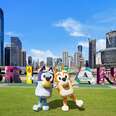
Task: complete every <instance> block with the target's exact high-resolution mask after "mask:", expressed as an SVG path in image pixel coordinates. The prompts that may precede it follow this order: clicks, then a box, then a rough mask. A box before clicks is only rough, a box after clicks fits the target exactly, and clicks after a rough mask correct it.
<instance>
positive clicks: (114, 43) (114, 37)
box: [106, 31, 116, 48]
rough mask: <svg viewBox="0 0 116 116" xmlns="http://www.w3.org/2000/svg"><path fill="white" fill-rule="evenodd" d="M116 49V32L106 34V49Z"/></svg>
mask: <svg viewBox="0 0 116 116" xmlns="http://www.w3.org/2000/svg"><path fill="white" fill-rule="evenodd" d="M113 47H116V31H111V32H108V33H106V48H113Z"/></svg>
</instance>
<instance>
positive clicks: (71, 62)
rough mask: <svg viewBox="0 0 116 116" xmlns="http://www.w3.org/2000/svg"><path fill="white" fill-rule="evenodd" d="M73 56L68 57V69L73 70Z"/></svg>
mask: <svg viewBox="0 0 116 116" xmlns="http://www.w3.org/2000/svg"><path fill="white" fill-rule="evenodd" d="M73 64H74V62H73V56H68V67H69V68H71V67H73Z"/></svg>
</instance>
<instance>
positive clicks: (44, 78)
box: [33, 66, 53, 111]
mask: <svg viewBox="0 0 116 116" xmlns="http://www.w3.org/2000/svg"><path fill="white" fill-rule="evenodd" d="M52 83H53V70H52V68H50V69H49V70H46V68H45V66H43V67H42V68H41V69H40V71H39V73H38V81H37V87H36V89H35V95H36V96H38V97H39V103H38V104H37V105H36V104H35V105H34V106H33V110H34V111H39V110H41V109H43V110H45V111H46V110H49V106H48V103H47V98H48V97H50V96H51V93H52Z"/></svg>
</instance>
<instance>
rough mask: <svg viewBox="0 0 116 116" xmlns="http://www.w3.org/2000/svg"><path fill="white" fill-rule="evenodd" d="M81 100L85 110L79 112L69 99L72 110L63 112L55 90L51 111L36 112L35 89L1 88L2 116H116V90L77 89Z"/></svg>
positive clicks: (0, 112) (0, 104)
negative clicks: (34, 106)
mask: <svg viewBox="0 0 116 116" xmlns="http://www.w3.org/2000/svg"><path fill="white" fill-rule="evenodd" d="M75 93H76V94H77V95H78V98H79V99H82V100H84V102H85V110H79V109H77V107H76V106H75V104H74V103H73V102H72V101H71V100H70V99H69V102H68V103H69V106H70V110H69V111H68V112H63V111H62V110H61V106H62V99H61V98H60V96H59V95H58V94H57V91H56V90H53V94H52V97H51V98H49V99H48V101H49V105H50V107H51V108H50V110H49V111H40V112H34V111H33V110H32V106H33V105H34V104H35V103H37V101H38V100H37V97H36V96H35V95H34V88H33V87H27V88H25V87H20V86H17V87H14V86H13V87H0V116H116V89H110V88H103V89H102V88H91V89H90V88H77V89H76V88H75Z"/></svg>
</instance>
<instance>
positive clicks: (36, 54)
mask: <svg viewBox="0 0 116 116" xmlns="http://www.w3.org/2000/svg"><path fill="white" fill-rule="evenodd" d="M30 55H31V56H32V57H33V59H35V60H37V59H39V61H45V62H46V58H47V57H53V58H56V56H55V55H54V54H53V53H52V52H51V51H50V50H46V51H42V50H38V49H31V50H30Z"/></svg>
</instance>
